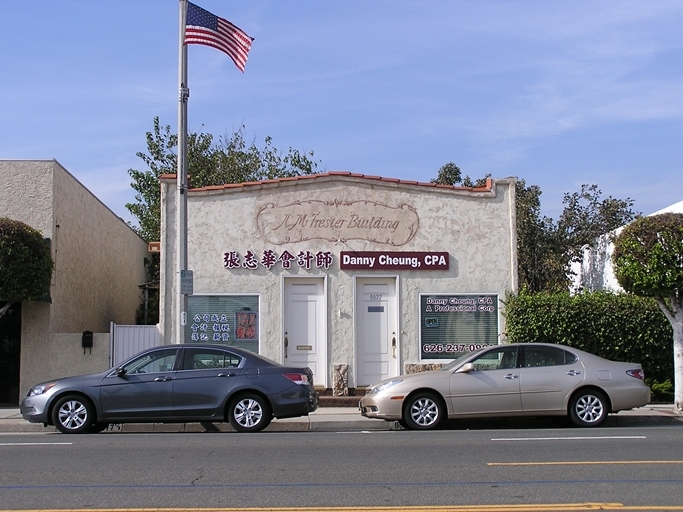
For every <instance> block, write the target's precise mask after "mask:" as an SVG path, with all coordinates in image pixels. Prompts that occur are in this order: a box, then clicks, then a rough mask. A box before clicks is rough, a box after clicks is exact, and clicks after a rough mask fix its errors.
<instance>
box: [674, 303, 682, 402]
mask: <svg viewBox="0 0 683 512" xmlns="http://www.w3.org/2000/svg"><path fill="white" fill-rule="evenodd" d="M676 316H677V317H679V318H676V320H677V321H676V323H675V324H673V325H672V327H673V328H674V411H675V412H677V413H679V414H680V413H683V312H679V314H678V315H676Z"/></svg>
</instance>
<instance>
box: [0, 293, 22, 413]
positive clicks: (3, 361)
mask: <svg viewBox="0 0 683 512" xmlns="http://www.w3.org/2000/svg"><path fill="white" fill-rule="evenodd" d="M3 304H5V303H3V302H0V306H2V305H3ZM20 353H21V303H17V304H13V305H12V306H11V307H10V308H9V309H8V310H7V311H6V312H5V314H4V315H3V316H2V317H0V406H12V407H16V406H17V405H19V361H20V358H19V356H20Z"/></svg>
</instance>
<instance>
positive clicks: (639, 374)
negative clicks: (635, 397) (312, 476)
mask: <svg viewBox="0 0 683 512" xmlns="http://www.w3.org/2000/svg"><path fill="white" fill-rule="evenodd" d="M626 375H630V376H631V377H635V378H636V379H640V380H645V372H644V371H643V370H628V371H627V372H626Z"/></svg>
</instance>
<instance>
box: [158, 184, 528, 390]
mask: <svg viewBox="0 0 683 512" xmlns="http://www.w3.org/2000/svg"><path fill="white" fill-rule="evenodd" d="M175 187H176V183H175V176H166V177H164V179H162V198H163V200H162V212H163V214H162V215H166V218H165V220H163V217H162V220H163V222H162V283H161V285H162V290H161V297H162V309H161V312H162V315H161V319H160V322H161V323H160V327H161V332H162V336H164V338H165V340H166V342H173V340H174V339H175V334H174V333H175V328H176V325H177V324H178V322H177V320H176V319H175V318H174V310H173V307H172V303H173V301H174V300H176V298H177V294H176V279H177V278H176V275H177V274H176V272H175V269H174V267H173V265H174V261H175V258H174V257H173V256H172V255H169V254H168V251H175V241H176V237H175V230H176V227H175V221H174V220H172V218H170V217H169V216H170V215H174V212H175V207H174V206H172V203H174V202H175V193H176V192H175V191H176V188H175ZM514 193H515V186H514V179H503V180H492V188H491V190H488V191H486V190H483V189H479V190H476V191H473V190H471V189H468V190H464V189H457V188H454V187H435V186H428V185H427V184H417V183H415V182H409V183H406V182H399V180H384V179H377V178H366V177H362V176H358V175H355V176H354V175H350V173H330V175H326V176H320V175H318V176H316V177H306V178H298V179H291V180H277V181H273V182H262V183H259V184H249V185H246V186H243V185H235V186H228V187H208V188H207V189H203V190H190V192H189V195H188V268H189V269H191V270H192V271H193V272H194V294H195V295H203V294H210V295H211V294H217V295H220V294H253V293H258V294H259V297H260V303H259V318H260V330H261V334H262V335H261V337H260V346H259V352H260V353H261V354H263V355H265V356H267V357H270V358H272V359H274V360H276V361H280V362H283V361H284V359H283V338H284V333H283V317H282V307H283V306H282V301H283V296H282V288H283V279H284V278H285V277H287V276H312V275H324V276H326V279H327V297H326V299H327V304H328V311H327V322H328V325H327V337H328V347H327V349H328V361H327V363H328V365H329V366H330V367H331V366H332V365H334V364H347V365H349V366H350V367H353V365H354V361H355V359H354V354H355V346H354V332H355V330H354V329H355V325H354V307H355V303H354V293H355V290H354V286H355V283H356V279H357V278H359V277H377V276H396V277H397V279H398V290H397V295H398V297H399V298H398V300H399V304H400V311H399V316H400V319H399V329H400V330H399V332H398V333H397V336H398V338H399V344H400V359H401V368H403V367H404V365H405V364H409V363H418V362H420V353H419V329H420V325H419V311H418V305H419V296H420V294H421V293H444V294H453V293H459V294H466V293H490V294H498V295H499V297H500V299H501V300H502V299H504V298H505V294H506V293H507V292H515V291H516V288H517V274H516V263H517V252H516V245H517V239H516V229H515V222H516V220H515V197H514ZM311 201H313V202H314V203H315V205H314V206H310V207H309V206H307V204H308V203H310V202H311ZM362 202H367V203H368V204H370V203H372V205H376V206H373V207H371V208H370V209H369V210H365V211H368V212H372V211H373V209H372V208H375V210H374V211H375V212H376V213H375V215H377V216H384V217H385V218H387V219H389V218H392V215H396V216H398V217H400V216H401V215H403V212H401V211H400V208H399V209H397V210H396V211H394V212H393V213H392V212H391V211H389V210H388V209H387V208H386V206H390V207H398V206H399V205H408V207H410V208H414V210H415V213H416V217H417V224H416V225H415V227H416V232H415V233H414V236H413V237H412V238H411V239H410V240H409V241H407V242H406V243H403V240H401V241H398V242H397V240H394V239H387V240H386V241H384V242H382V241H381V240H373V239H372V238H373V237H372V236H368V237H365V238H362V237H361V238H359V239H354V238H347V236H348V232H344V231H343V230H342V231H339V233H338V236H337V235H336V234H335V229H333V228H324V227H320V228H319V229H318V230H317V233H316V230H311V229H309V230H308V231H306V230H299V229H298V228H294V229H292V235H293V236H292V241H291V242H287V241H283V240H269V239H268V236H267V234H266V235H264V233H263V226H262V224H259V219H260V213H259V212H261V215H263V211H264V210H266V213H267V209H268V208H269V207H270V206H269V205H274V206H275V207H277V208H283V207H285V206H287V205H295V204H296V205H298V206H296V208H303V209H304V210H305V211H307V212H308V215H309V219H310V218H311V216H312V215H313V213H312V212H314V211H324V212H327V213H325V214H324V215H322V214H321V217H322V216H327V217H329V216H331V215H333V214H334V213H335V212H339V211H343V208H341V207H340V206H339V204H342V203H354V204H356V205H358V204H360V203H362ZM335 203H337V205H336V206H335ZM326 204H327V205H328V206H325V205H326ZM311 208H313V209H311ZM358 208H361V207H360V206H358ZM363 208H364V207H363ZM316 209H317V210H316ZM398 217H397V218H398ZM261 220H262V219H261ZM395 243H396V244H399V245H393V244H395ZM267 249H274V250H276V252H278V253H280V252H282V251H283V250H284V249H286V250H288V251H290V252H291V253H297V252H298V251H301V250H308V251H311V252H313V253H315V252H317V251H319V250H322V251H330V252H331V253H332V254H333V255H334V259H335V260H334V263H333V265H332V266H331V267H330V268H329V269H328V270H327V271H324V270H321V269H311V270H305V269H302V268H300V267H295V268H291V269H289V270H285V269H282V268H274V269H267V268H265V267H263V266H260V267H259V268H258V269H257V270H254V271H246V270H244V269H226V268H225V266H224V264H223V263H224V262H223V255H224V254H225V253H226V252H228V251H238V252H240V253H242V254H244V253H245V252H246V251H247V250H252V251H254V252H255V253H257V254H259V255H260V254H261V253H262V252H263V251H264V250H267ZM382 250H383V251H400V252H418V251H419V252H428V251H445V252H448V253H450V269H449V270H448V271H439V272H430V271H423V270H414V271H413V270H401V271H391V272H379V273H377V272H374V271H355V270H354V271H347V270H341V269H340V268H339V254H340V252H341V251H382ZM503 325H504V319H503V317H502V315H501V318H500V327H501V332H502V331H503V330H504V328H503ZM330 371H331V370H330ZM351 375H353V372H352V371H351ZM328 377H329V375H328ZM329 380H331V379H328V381H329ZM352 380H353V378H352ZM351 385H353V382H351Z"/></svg>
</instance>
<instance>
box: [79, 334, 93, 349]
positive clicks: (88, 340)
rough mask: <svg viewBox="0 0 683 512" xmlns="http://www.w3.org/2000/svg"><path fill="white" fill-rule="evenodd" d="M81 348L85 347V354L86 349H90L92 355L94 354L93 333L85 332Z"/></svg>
mask: <svg viewBox="0 0 683 512" xmlns="http://www.w3.org/2000/svg"><path fill="white" fill-rule="evenodd" d="M81 346H82V347H83V353H84V354H85V349H86V348H88V349H90V353H91V354H92V331H83V335H82V336H81Z"/></svg>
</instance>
